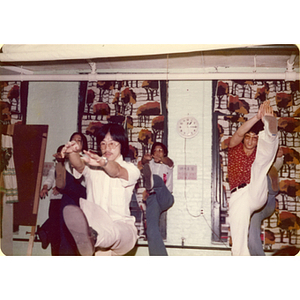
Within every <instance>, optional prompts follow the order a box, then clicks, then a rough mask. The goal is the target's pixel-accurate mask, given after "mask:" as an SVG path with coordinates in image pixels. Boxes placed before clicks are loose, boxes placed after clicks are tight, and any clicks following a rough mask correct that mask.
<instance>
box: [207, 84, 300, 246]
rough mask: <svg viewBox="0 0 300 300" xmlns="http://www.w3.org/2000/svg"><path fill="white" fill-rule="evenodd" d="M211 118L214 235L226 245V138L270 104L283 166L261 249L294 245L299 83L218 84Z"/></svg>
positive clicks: (298, 209)
mask: <svg viewBox="0 0 300 300" xmlns="http://www.w3.org/2000/svg"><path fill="white" fill-rule="evenodd" d="M214 89H215V90H214V91H213V94H214V95H213V99H214V112H213V114H214V116H215V120H217V128H218V131H219V144H218V149H215V150H216V151H218V153H219V155H220V163H219V166H218V168H221V174H222V175H221V176H220V182H219V184H220V185H221V188H220V190H221V191H222V193H221V194H220V195H221V196H220V197H219V199H217V201H219V202H220V203H221V205H220V213H219V217H220V223H221V224H220V235H221V240H222V241H223V242H228V243H229V240H230V239H229V237H230V228H229V224H228V223H227V216H228V214H227V201H228V200H229V199H230V190H229V184H228V178H227V152H228V144H229V139H230V136H232V135H233V133H234V132H235V131H236V129H237V128H238V127H239V126H240V125H241V124H242V123H243V122H245V121H246V120H248V119H250V118H252V117H253V116H254V115H255V114H256V113H257V111H258V107H259V106H260V104H261V103H263V102H264V101H266V100H270V103H271V106H272V107H273V109H274V111H275V113H276V116H277V119H278V129H279V136H280V139H279V143H280V144H279V146H280V147H282V149H283V153H284V162H283V167H282V168H281V169H280V171H279V177H280V183H279V184H280V190H279V193H278V195H277V196H276V200H277V207H276V209H275V212H274V213H273V214H272V216H271V217H269V218H268V219H266V220H265V221H264V222H263V226H262V235H261V238H262V242H263V244H264V249H280V248H282V247H284V246H288V245H289V246H291V245H294V246H295V245H298V246H299V245H300V239H299V229H300V203H299V197H300V91H299V81H296V82H286V81H218V82H215V84H214Z"/></svg>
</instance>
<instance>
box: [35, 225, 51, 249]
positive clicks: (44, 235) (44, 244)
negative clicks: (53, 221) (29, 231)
mask: <svg viewBox="0 0 300 300" xmlns="http://www.w3.org/2000/svg"><path fill="white" fill-rule="evenodd" d="M37 235H38V236H39V239H40V241H41V242H42V248H43V249H47V247H48V245H49V240H48V234H47V232H46V231H45V230H43V229H39V230H38V231H37Z"/></svg>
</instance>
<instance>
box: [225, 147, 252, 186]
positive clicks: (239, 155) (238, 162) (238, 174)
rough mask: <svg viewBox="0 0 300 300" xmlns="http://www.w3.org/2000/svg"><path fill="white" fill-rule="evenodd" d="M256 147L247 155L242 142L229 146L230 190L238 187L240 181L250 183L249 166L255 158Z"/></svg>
mask: <svg viewBox="0 0 300 300" xmlns="http://www.w3.org/2000/svg"><path fill="white" fill-rule="evenodd" d="M255 156H256V149H255V150H254V151H253V152H252V153H251V155H249V156H247V155H246V153H245V151H244V149H243V143H239V144H238V145H237V146H235V147H232V148H229V150H228V169H227V171H228V180H229V186H230V190H232V189H234V188H235V187H238V186H239V185H241V184H242V183H247V184H248V183H250V178H251V166H252V164H253V162H254V160H255Z"/></svg>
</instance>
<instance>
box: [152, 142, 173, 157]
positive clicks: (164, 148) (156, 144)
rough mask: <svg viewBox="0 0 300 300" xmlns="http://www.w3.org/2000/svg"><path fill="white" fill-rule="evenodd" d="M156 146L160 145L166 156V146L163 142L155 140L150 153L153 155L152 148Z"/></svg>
mask: <svg viewBox="0 0 300 300" xmlns="http://www.w3.org/2000/svg"><path fill="white" fill-rule="evenodd" d="M156 146H161V147H162V149H163V151H164V156H168V153H169V152H168V148H167V147H166V146H165V145H164V144H163V143H160V142H155V143H154V144H153V145H152V148H151V154H152V155H153V154H154V149H155V147H156Z"/></svg>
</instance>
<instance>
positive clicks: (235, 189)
mask: <svg viewBox="0 0 300 300" xmlns="http://www.w3.org/2000/svg"><path fill="white" fill-rule="evenodd" d="M246 185H247V183H242V184H241V185H239V186H238V187H235V188H234V189H232V190H231V194H232V193H234V192H236V191H237V190H238V189H241V188H243V187H245V186H246Z"/></svg>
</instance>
